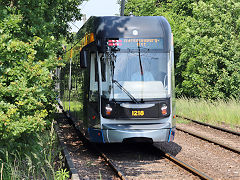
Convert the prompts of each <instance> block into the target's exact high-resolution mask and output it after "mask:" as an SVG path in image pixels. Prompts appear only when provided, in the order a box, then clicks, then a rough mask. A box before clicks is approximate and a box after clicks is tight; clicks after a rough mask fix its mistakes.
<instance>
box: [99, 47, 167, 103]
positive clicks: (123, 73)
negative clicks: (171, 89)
mask: <svg viewBox="0 0 240 180" xmlns="http://www.w3.org/2000/svg"><path fill="white" fill-rule="evenodd" d="M114 56H115V57H116V59H115V61H114V63H113V65H111V67H110V66H109V68H106V71H109V73H108V74H111V76H113V77H110V76H109V78H108V80H107V81H106V82H104V83H106V85H104V84H103V95H104V96H105V97H106V98H110V99H116V100H117V99H121V100H129V99H131V98H130V97H129V96H128V95H127V94H126V93H125V92H123V90H122V89H121V88H118V87H117V86H116V84H115V83H112V81H111V79H112V78H113V79H114V80H116V81H117V82H119V84H120V85H121V86H122V87H123V88H124V89H126V90H127V91H128V92H129V93H130V94H131V95H132V96H133V97H134V98H136V99H155V98H166V97H167V90H168V83H167V82H168V77H167V70H168V68H167V67H168V65H167V64H168V54H167V53H155V52H154V53H152V52H149V51H148V50H146V51H144V50H143V51H141V54H140V56H141V63H142V74H141V68H140V67H139V53H138V52H137V51H134V52H131V51H128V52H116V53H114ZM111 69H112V73H111ZM142 76H143V78H142ZM104 86H106V87H110V88H106V89H104Z"/></svg>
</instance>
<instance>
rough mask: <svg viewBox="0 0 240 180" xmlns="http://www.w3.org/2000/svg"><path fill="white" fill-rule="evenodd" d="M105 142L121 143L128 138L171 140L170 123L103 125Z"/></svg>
mask: <svg viewBox="0 0 240 180" xmlns="http://www.w3.org/2000/svg"><path fill="white" fill-rule="evenodd" d="M102 133H103V138H104V142H105V143H121V142H123V141H125V140H128V139H133V138H135V139H141V138H142V139H151V140H152V142H164V141H168V140H169V135H170V133H171V128H170V124H168V123H167V124H146V125H109V124H106V125H103V129H102Z"/></svg>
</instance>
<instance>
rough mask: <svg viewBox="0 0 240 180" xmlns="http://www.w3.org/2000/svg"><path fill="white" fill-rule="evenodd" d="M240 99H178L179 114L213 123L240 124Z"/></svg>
mask: <svg viewBox="0 0 240 180" xmlns="http://www.w3.org/2000/svg"><path fill="white" fill-rule="evenodd" d="M239 109H240V101H239V100H236V99H230V100H228V101H224V100H215V101H210V100H205V99H189V98H179V99H177V114H178V115H180V116H183V117H187V118H190V119H193V120H198V121H201V122H206V123H210V124H213V125H220V124H222V123H225V125H230V126H232V127H234V126H240V111H239Z"/></svg>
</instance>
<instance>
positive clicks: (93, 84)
mask: <svg viewBox="0 0 240 180" xmlns="http://www.w3.org/2000/svg"><path fill="white" fill-rule="evenodd" d="M98 94H99V93H98V66H97V55H96V53H91V62H90V91H89V101H90V102H97V101H98Z"/></svg>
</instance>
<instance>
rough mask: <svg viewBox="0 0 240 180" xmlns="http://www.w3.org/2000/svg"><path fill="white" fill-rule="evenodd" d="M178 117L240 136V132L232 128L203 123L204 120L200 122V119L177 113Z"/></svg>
mask: <svg viewBox="0 0 240 180" xmlns="http://www.w3.org/2000/svg"><path fill="white" fill-rule="evenodd" d="M176 117H179V118H182V119H186V120H189V121H192V122H194V123H197V124H201V125H203V126H209V127H211V128H213V129H217V130H220V131H223V132H227V133H230V134H234V135H237V136H240V133H239V132H236V131H232V130H229V129H225V128H221V127H218V126H214V125H211V124H207V123H203V122H200V121H196V120H193V119H190V118H187V117H184V116H179V115H176Z"/></svg>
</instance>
